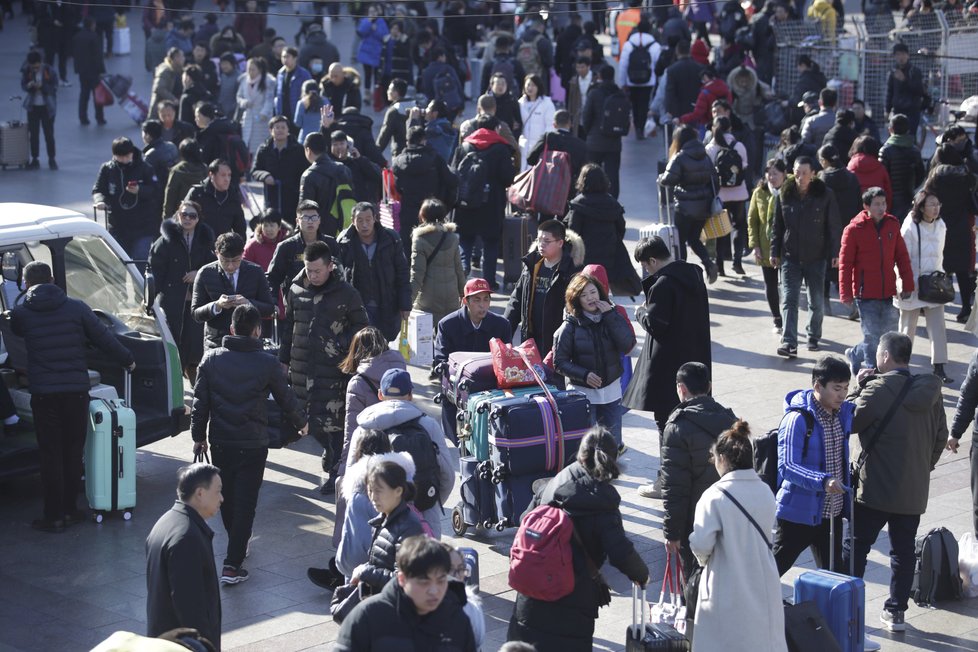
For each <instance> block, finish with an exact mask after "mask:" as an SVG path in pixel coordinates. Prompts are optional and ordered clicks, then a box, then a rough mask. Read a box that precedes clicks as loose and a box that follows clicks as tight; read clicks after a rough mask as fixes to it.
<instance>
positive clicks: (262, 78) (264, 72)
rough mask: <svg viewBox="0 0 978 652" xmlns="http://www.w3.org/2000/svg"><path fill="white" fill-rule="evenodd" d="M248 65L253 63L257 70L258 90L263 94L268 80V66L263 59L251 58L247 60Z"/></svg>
mask: <svg viewBox="0 0 978 652" xmlns="http://www.w3.org/2000/svg"><path fill="white" fill-rule="evenodd" d="M248 63H254V64H255V66H256V67H257V68H258V90H260V91H261V92H262V93H264V92H265V84H266V82H267V80H268V64H267V63H266V62H265V57H251V58H250V59H248Z"/></svg>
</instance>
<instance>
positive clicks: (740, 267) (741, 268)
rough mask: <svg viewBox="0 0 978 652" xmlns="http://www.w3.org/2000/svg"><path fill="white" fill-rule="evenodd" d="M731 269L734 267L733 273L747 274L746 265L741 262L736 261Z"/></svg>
mask: <svg viewBox="0 0 978 652" xmlns="http://www.w3.org/2000/svg"><path fill="white" fill-rule="evenodd" d="M730 269H732V270H733V273H734V274H737V275H738V276H747V272H745V271H744V266H743V265H742V264H740V263H734V264H733V265H732V266H731V267H730Z"/></svg>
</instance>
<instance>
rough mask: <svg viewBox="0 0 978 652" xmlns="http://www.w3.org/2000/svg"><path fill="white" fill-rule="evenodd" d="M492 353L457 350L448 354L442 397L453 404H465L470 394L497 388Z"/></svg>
mask: <svg viewBox="0 0 978 652" xmlns="http://www.w3.org/2000/svg"><path fill="white" fill-rule="evenodd" d="M496 387H497V384H496V374H495V372H493V370H492V354H491V353H471V352H468V351H457V352H455V353H451V354H449V356H448V361H447V362H446V363H445V366H444V370H443V371H442V376H441V392H442V397H443V398H447V399H448V402H449V403H451V404H452V405H455V406H458V405H463V406H464V405H465V404H466V403H468V401H469V395H470V394H477V393H479V392H484V391H486V390H489V389H496Z"/></svg>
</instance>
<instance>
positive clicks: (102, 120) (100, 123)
mask: <svg viewBox="0 0 978 652" xmlns="http://www.w3.org/2000/svg"><path fill="white" fill-rule="evenodd" d="M95 124H97V125H98V126H100V127H104V126H105V119H104V118H103V119H101V120H96V121H95Z"/></svg>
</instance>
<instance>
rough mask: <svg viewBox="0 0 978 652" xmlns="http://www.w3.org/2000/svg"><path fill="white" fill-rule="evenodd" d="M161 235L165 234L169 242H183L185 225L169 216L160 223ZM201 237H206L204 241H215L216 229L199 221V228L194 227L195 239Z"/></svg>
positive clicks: (164, 236) (164, 237)
mask: <svg viewBox="0 0 978 652" xmlns="http://www.w3.org/2000/svg"><path fill="white" fill-rule="evenodd" d="M160 235H161V236H163V239H164V240H166V242H167V244H173V243H175V242H181V241H182V240H183V227H182V226H180V223H179V222H178V221H176V220H174V219H173V218H167V219H165V220H163V221H162V222H161V223H160ZM201 237H202V238H204V242H211V243H213V242H214V230H213V229H211V227H209V226H207V225H206V224H204V223H203V222H202V221H198V222H197V228H196V229H194V239H195V240H196V239H197V238H201Z"/></svg>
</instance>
